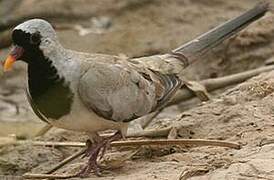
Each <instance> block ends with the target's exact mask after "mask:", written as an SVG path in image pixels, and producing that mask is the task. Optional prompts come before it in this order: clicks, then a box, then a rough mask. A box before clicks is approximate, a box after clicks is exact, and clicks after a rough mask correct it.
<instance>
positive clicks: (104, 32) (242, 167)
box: [0, 0, 274, 180]
mask: <svg viewBox="0 0 274 180" xmlns="http://www.w3.org/2000/svg"><path fill="white" fill-rule="evenodd" d="M14 2H15V3H14ZM18 2H19V1H0V3H2V4H0V6H1V7H6V8H7V9H8V8H11V10H12V11H6V12H7V13H6V14H5V13H3V11H2V12H1V13H0V15H1V16H2V17H3V18H2V21H4V20H6V19H16V18H18V17H28V16H34V17H37V14H38V15H39V14H40V15H41V14H42V15H43V17H47V19H48V20H49V21H51V22H52V23H53V24H54V25H55V27H56V28H57V30H58V31H57V32H58V35H59V37H60V41H61V42H62V43H63V44H64V46H65V47H67V48H71V49H75V50H80V51H86V52H99V53H107V54H121V55H127V56H130V57H138V56H143V55H152V54H157V53H165V52H168V51H169V50H171V49H173V48H176V47H177V46H178V45H180V44H182V43H184V42H187V41H188V40H191V39H192V38H194V37H195V36H197V35H199V34H200V33H202V32H205V31H207V30H209V29H210V28H212V27H214V26H216V25H218V24H219V23H221V22H223V21H225V20H227V19H229V18H231V17H234V16H236V15H238V14H240V13H241V12H242V11H244V10H246V9H248V8H250V7H252V6H253V5H254V4H256V3H257V2H258V1H256V0H241V1H236V0H231V1H225V0H210V1H203V0H195V1H190V0H167V1H160V0H151V1H149V0H140V1H137V0H130V1H126V0H120V1H117V0H111V1H107V0H103V1H88V0H80V1H73V0H68V1H64V0H58V1H54V0H48V1H38V0H25V1H22V2H21V3H18ZM54 3H55V4H54ZM3 4H4V5H5V6H3ZM14 4H16V6H14ZM53 4H54V5H53ZM30 5H31V6H32V7H34V8H32V9H29V6H30ZM45 7H47V8H45ZM48 7H50V9H49V8H48ZM26 9H29V11H26ZM45 9H46V10H45ZM8 12H9V13H8ZM10 12H12V13H10ZM56 13H59V15H58V18H57V17H55V16H52V15H48V14H56ZM273 22H274V17H273V15H272V14H271V13H269V14H267V16H266V17H265V18H263V19H262V20H261V21H259V22H257V23H255V24H253V25H251V26H250V27H249V28H247V29H246V30H245V31H243V32H241V33H240V34H239V35H238V36H236V37H235V38H232V39H230V40H228V41H226V42H224V43H223V44H222V45H220V46H219V47H218V48H216V49H214V50H213V51H212V52H210V53H208V54H207V56H205V57H203V58H202V59H201V60H200V61H198V62H197V63H195V64H193V65H192V66H191V67H189V68H188V69H187V70H186V71H185V75H186V77H188V79H193V80H198V79H205V78H209V77H221V76H224V75H227V74H232V73H236V72H240V71H244V70H247V69H252V68H256V67H260V66H262V65H264V63H265V61H266V60H269V59H271V58H274V56H273V55H274V26H273ZM0 23H2V22H0ZM79 28H80V29H82V30H81V31H79ZM83 28H84V30H83ZM86 32H87V34H85V33H86ZM83 33H84V34H85V35H83ZM81 34H82V35H81ZM7 52H8V49H3V50H1V53H0V57H1V58H4V57H5V56H6V54H7ZM24 76H25V65H24V64H20V63H18V64H17V66H16V68H15V69H14V70H13V71H12V72H9V73H6V74H4V75H1V77H0V83H1V86H0V127H1V131H0V136H2V137H6V136H8V135H9V134H13V133H15V134H17V135H18V136H19V137H20V138H28V137H30V136H31V135H33V134H35V132H37V130H38V129H39V128H40V127H41V126H42V125H43V124H42V123H41V122H40V121H39V120H38V119H37V117H35V116H34V115H33V113H32V111H31V110H30V108H29V105H28V103H27V101H26V98H25V96H24V87H25V83H22V82H24V81H25V78H24ZM273 77H274V72H269V73H265V74H262V75H260V76H257V77H254V78H252V79H250V80H248V81H246V82H244V83H242V84H239V85H237V86H235V87H229V88H226V89H224V90H220V91H218V92H214V93H213V94H212V99H211V100H210V101H208V102H206V103H200V102H199V101H197V100H192V101H191V102H190V103H189V102H183V103H181V104H179V105H178V106H173V107H171V108H168V109H167V110H165V111H164V112H163V113H162V114H160V115H159V116H158V117H157V118H155V119H154V121H153V122H152V123H151V124H150V126H149V127H148V128H150V129H152V128H162V127H167V126H169V125H173V126H177V127H178V126H180V127H183V128H180V129H178V136H179V137H180V138H193V139H194V138H203V139H218V140H227V141H232V142H237V143H240V144H241V145H242V148H241V149H240V150H234V149H229V148H220V147H192V148H191V147H179V146H172V147H162V146H161V147H157V146H152V147H148V146H146V147H140V148H139V149H138V152H136V151H137V149H134V148H112V149H111V150H109V151H108V153H107V156H106V157H105V163H106V164H107V165H108V166H111V167H112V169H110V170H106V171H104V172H103V174H104V177H102V178H97V177H95V176H94V175H92V174H91V176H90V179H135V180H139V179H140V180H141V179H180V175H181V174H188V176H186V175H185V176H184V177H189V179H216V180H217V179H250V180H251V179H274V168H273V167H274V160H273V159H274V156H273V154H274V146H273V141H274V121H273V120H274V117H273V112H274V107H273V105H272V104H273V103H272V101H273V99H274V93H273V91H274V80H273ZM30 129H31V131H30ZM85 139H86V137H85V135H82V134H80V135H79V133H75V132H69V131H64V130H60V129H53V130H51V131H50V132H49V133H48V134H46V135H45V136H44V137H40V138H39V140H45V141H47V140H48V141H76V140H77V141H78V140H80V141H83V142H84V141H85ZM76 150H77V148H45V147H33V146H31V145H30V144H25V145H20V146H4V147H2V148H0V174H2V175H5V176H7V177H12V178H15V176H17V177H20V175H22V174H23V173H25V172H30V171H31V172H45V171H46V170H48V169H50V167H52V166H53V165H54V164H56V163H57V162H59V161H61V160H62V159H64V158H65V157H67V156H69V155H71V154H72V153H73V152H75V151H76ZM133 152H135V153H134V155H130V154H132V153H133ZM121 159H123V161H122V160H121ZM85 160H86V159H77V160H75V161H73V162H72V163H71V164H69V165H67V166H66V167H65V168H64V169H61V170H59V171H58V173H63V172H69V173H71V172H76V171H77V170H79V167H80V166H81V165H83V163H84V162H85ZM3 177H4V176H3ZM181 179H183V178H181Z"/></svg>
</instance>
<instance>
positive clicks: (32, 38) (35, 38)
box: [30, 32, 41, 45]
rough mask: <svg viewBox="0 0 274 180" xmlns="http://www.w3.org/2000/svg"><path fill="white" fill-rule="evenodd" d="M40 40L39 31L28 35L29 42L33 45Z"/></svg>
mask: <svg viewBox="0 0 274 180" xmlns="http://www.w3.org/2000/svg"><path fill="white" fill-rule="evenodd" d="M40 42H41V35H40V33H39V32H36V33H34V34H32V35H31V36H30V43H31V44H33V45H38V44H39V43H40Z"/></svg>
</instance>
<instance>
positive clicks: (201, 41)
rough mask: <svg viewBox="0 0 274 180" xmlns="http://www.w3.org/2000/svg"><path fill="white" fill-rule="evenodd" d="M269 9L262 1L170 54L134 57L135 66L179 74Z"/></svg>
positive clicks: (267, 4)
mask: <svg viewBox="0 0 274 180" xmlns="http://www.w3.org/2000/svg"><path fill="white" fill-rule="evenodd" d="M268 9H269V3H266V2H264V3H260V4H258V5H256V6H255V7H254V8H252V9H250V10H248V11H246V12H245V13H243V14H242V15H240V16H238V17H236V18H234V19H232V20H229V21H227V22H225V23H224V24H222V25H220V26H217V27H216V28H214V29H212V30H210V31H209V32H207V33H205V34H202V35H201V36H199V37H198V38H196V39H194V40H192V41H190V42H188V43H186V44H184V45H182V46H180V47H178V48H177V49H175V50H173V51H172V52H171V53H169V54H164V55H154V56H149V57H142V58H134V59H131V62H134V64H135V66H140V67H146V68H149V69H151V70H153V71H156V72H160V73H162V74H179V73H181V72H182V70H183V69H184V68H186V67H187V66H188V65H189V64H191V63H193V62H194V61H195V60H197V59H199V57H200V56H201V55H202V54H203V53H205V52H207V51H208V50H210V49H212V48H213V47H215V46H216V45H218V44H219V43H221V42H222V41H224V40H225V39H228V38H229V37H231V36H233V35H234V34H236V33H237V32H239V31H240V30H242V29H243V28H245V27H246V26H248V25H249V24H250V23H252V22H254V21H256V20H257V19H259V18H260V17H262V16H264V14H265V13H266V12H267V11H268Z"/></svg>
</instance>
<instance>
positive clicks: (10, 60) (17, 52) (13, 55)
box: [4, 46, 24, 72]
mask: <svg viewBox="0 0 274 180" xmlns="http://www.w3.org/2000/svg"><path fill="white" fill-rule="evenodd" d="M23 53H24V49H23V48H22V47H19V46H14V47H13V49H12V50H11V52H10V54H9V55H8V57H7V59H6V60H5V61H4V71H5V72H6V71H9V70H10V69H11V68H12V65H13V64H14V63H15V62H16V60H17V59H19V58H20V57H21V56H22V55H23Z"/></svg>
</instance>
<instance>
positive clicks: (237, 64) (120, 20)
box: [0, 0, 274, 136]
mask: <svg viewBox="0 0 274 180" xmlns="http://www.w3.org/2000/svg"><path fill="white" fill-rule="evenodd" d="M257 2H258V1H257V0H241V1H238V0H230V1H225V0H210V1H204V0H195V1H191V0H165V1H161V0H78V1H75V0H1V1H0V8H1V11H0V16H1V18H0V47H1V51H0V57H1V59H2V60H4V59H5V57H6V55H7V53H8V52H9V47H10V45H11V40H10V33H11V30H12V28H13V27H14V26H16V25H17V24H19V23H21V22H23V21H25V20H27V19H30V18H44V19H46V20H48V21H49V22H50V23H52V24H53V26H54V27H55V29H56V31H57V33H58V36H59V39H60V41H61V42H62V44H63V45H64V46H65V47H66V48H70V49H74V50H79V51H85V52H94V53H106V54H114V55H119V54H120V55H126V56H129V57H138V56H145V55H152V54H159V53H160V54H161V53H165V52H168V51H170V50H172V49H173V48H176V47H177V46H179V45H181V44H182V43H185V42H187V41H188V40H191V39H193V38H194V37H196V36H197V35H199V34H201V33H203V32H205V31H207V30H209V29H210V28H213V27H215V26H216V25H218V24H220V23H222V22H224V21H226V20H228V19H229V18H232V17H235V16H236V15H239V14H240V13H241V12H243V11H245V10H247V9H248V8H250V7H252V6H253V5H255V4H256V3H257ZM271 32H273V26H270V24H266V23H261V24H260V25H259V26H258V25H257V26H254V25H253V26H251V27H250V28H248V30H247V31H246V32H245V34H244V35H242V36H241V37H238V38H236V40H231V41H233V42H230V43H229V45H222V46H220V47H219V48H217V49H216V50H214V52H213V53H212V52H211V53H210V55H208V56H206V57H205V59H204V60H202V61H199V62H197V63H196V64H195V65H193V66H191V67H190V68H188V70H187V71H186V76H187V77H189V78H190V79H194V80H197V79H204V78H208V77H219V76H223V75H226V74H231V73H236V72H239V71H243V70H246V69H250V68H254V67H257V66H260V65H261V64H263V63H264V61H265V60H266V59H268V58H269V57H271V56H272V55H273V53H274V52H273V51H271V48H272V47H273V36H274V35H273V33H271ZM257 34H259V35H257ZM261 34H263V35H261ZM226 44H228V43H227V42H226ZM254 44H255V45H256V48H250V47H254V46H255V45H254ZM257 44H258V45H259V46H257ZM228 46H229V47H228ZM218 51H223V52H221V53H220V52H218ZM254 57H255V58H254ZM250 58H253V60H252V61H250V60H249V59H250ZM25 68H26V67H25V64H23V63H17V64H16V67H15V68H14V69H13V70H12V71H11V72H8V73H5V74H3V72H2V71H1V77H0V127H3V128H1V131H0V136H5V135H7V134H10V133H15V132H16V133H19V134H21V133H22V134H29V133H31V134H32V132H30V131H29V129H30V127H29V126H31V129H32V130H33V131H35V130H36V129H37V128H39V127H40V125H41V122H40V120H38V119H37V117H35V116H34V115H33V113H32V111H31V110H30V107H29V105H28V103H27V101H26V97H25V95H24V89H25V86H26V80H25V72H26V71H25ZM26 122H27V124H28V125H25V123H26Z"/></svg>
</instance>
